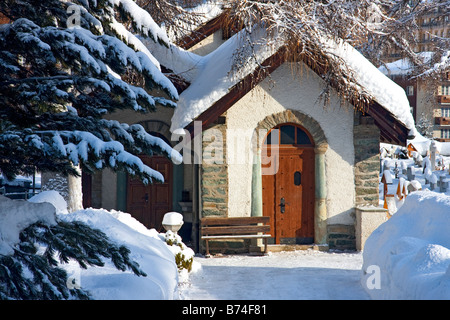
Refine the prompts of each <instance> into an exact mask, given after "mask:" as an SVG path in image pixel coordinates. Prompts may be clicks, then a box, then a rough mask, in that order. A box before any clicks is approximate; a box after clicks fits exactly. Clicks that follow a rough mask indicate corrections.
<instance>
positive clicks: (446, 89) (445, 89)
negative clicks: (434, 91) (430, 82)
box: [440, 86, 450, 96]
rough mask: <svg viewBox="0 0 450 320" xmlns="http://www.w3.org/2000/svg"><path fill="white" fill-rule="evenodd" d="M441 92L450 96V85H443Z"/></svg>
mask: <svg viewBox="0 0 450 320" xmlns="http://www.w3.org/2000/svg"><path fill="white" fill-rule="evenodd" d="M440 91H441V92H440V94H441V95H443V96H450V86H441V90H440Z"/></svg>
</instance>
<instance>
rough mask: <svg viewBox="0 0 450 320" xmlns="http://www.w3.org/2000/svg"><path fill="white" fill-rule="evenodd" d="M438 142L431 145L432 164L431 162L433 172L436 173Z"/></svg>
mask: <svg viewBox="0 0 450 320" xmlns="http://www.w3.org/2000/svg"><path fill="white" fill-rule="evenodd" d="M436 150H437V147H436V141H435V140H433V141H431V144H430V162H431V170H432V171H434V170H435V168H436Z"/></svg>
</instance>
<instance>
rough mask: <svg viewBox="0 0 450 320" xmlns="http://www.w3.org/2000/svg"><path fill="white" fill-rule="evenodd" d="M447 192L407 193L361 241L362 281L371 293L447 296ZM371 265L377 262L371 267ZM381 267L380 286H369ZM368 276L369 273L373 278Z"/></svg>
mask: <svg viewBox="0 0 450 320" xmlns="http://www.w3.org/2000/svg"><path fill="white" fill-rule="evenodd" d="M449 226H450V197H449V196H447V195H445V194H439V193H435V192H432V191H428V190H427V191H421V192H415V193H412V194H410V195H409V196H408V197H407V198H406V201H405V203H404V204H403V206H402V207H401V208H400V209H399V210H398V211H397V212H396V213H395V214H394V215H393V216H392V218H390V219H389V220H388V221H387V222H385V223H384V224H382V225H381V226H380V227H379V228H378V229H376V230H375V231H374V232H373V233H372V235H371V236H370V237H369V238H368V239H367V241H366V243H365V246H364V255H363V258H364V264H363V270H364V271H366V272H363V275H362V277H361V284H362V285H363V287H364V288H365V289H366V291H367V292H368V293H369V295H370V296H371V297H372V298H373V299H417V300H421V299H450V233H449ZM370 266H376V267H377V268H373V267H370ZM368 270H372V271H373V270H379V276H380V279H379V280H380V281H379V286H378V288H377V287H376V286H370V287H371V289H369V288H368V286H367V283H368V282H371V283H372V284H373V283H374V282H373V281H375V282H376V280H374V279H375V278H373V277H376V276H377V275H376V274H375V272H367V271H368ZM371 277H372V278H371Z"/></svg>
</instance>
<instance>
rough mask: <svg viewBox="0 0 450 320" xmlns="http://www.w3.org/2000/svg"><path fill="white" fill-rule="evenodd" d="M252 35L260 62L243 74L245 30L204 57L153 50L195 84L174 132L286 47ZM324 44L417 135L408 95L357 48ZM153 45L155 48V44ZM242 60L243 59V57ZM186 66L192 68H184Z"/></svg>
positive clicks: (184, 100) (179, 110) (172, 49)
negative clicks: (236, 61)
mask: <svg viewBox="0 0 450 320" xmlns="http://www.w3.org/2000/svg"><path fill="white" fill-rule="evenodd" d="M250 36H251V38H252V39H251V40H253V41H255V42H256V43H257V44H256V45H255V46H254V48H253V49H254V50H255V53H256V56H257V57H258V58H257V59H258V61H251V60H249V61H248V63H246V64H245V67H243V68H241V69H240V70H239V71H236V70H231V66H232V65H233V59H234V57H235V53H236V52H237V50H238V49H241V50H242V48H245V47H246V46H247V42H246V41H248V40H245V38H244V36H242V32H239V33H237V34H236V35H234V36H233V37H231V38H230V39H228V40H227V41H226V42H225V43H223V44H222V45H221V46H220V47H219V48H217V49H216V50H215V51H213V52H211V53H210V54H208V55H206V56H204V57H201V56H198V55H195V54H193V53H187V51H184V50H182V49H180V48H178V47H176V46H174V45H171V46H170V49H166V48H164V47H162V46H157V45H156V46H155V45H153V47H152V48H149V49H150V51H151V52H152V54H153V55H154V56H155V57H156V58H157V59H158V60H159V61H160V62H161V64H162V65H164V66H166V67H168V68H170V69H172V70H173V71H174V72H175V73H179V72H183V73H185V74H187V75H188V81H190V82H191V85H190V86H189V87H188V88H187V89H186V90H185V91H183V92H182V93H181V94H180V99H179V101H178V105H177V107H176V109H175V113H174V115H173V117H172V125H171V131H172V132H173V131H175V130H176V129H179V128H184V127H186V126H187V125H188V124H189V123H191V122H192V121H194V120H195V119H196V118H197V117H198V116H199V115H200V114H202V113H203V112H204V111H206V110H207V109H208V108H210V107H211V106H212V105H213V104H214V103H215V102H217V101H218V100H219V99H220V98H222V97H223V96H225V95H226V94H227V93H228V92H229V90H230V89H231V88H232V87H233V86H234V85H236V84H237V83H239V82H240V81H241V80H242V79H244V78H245V77H246V76H247V75H249V74H250V73H251V72H253V71H254V70H255V68H256V67H257V66H258V64H259V63H261V62H263V61H264V60H266V59H267V58H269V57H270V56H272V55H273V54H275V53H276V52H277V50H278V49H279V48H280V46H281V43H280V44H276V45H268V44H267V41H265V40H264V39H267V37H266V32H265V30H263V29H255V30H253V32H252V34H251V35H250ZM258 40H259V41H258ZM320 40H321V41H322V44H323V47H324V48H325V50H326V51H327V52H328V53H329V54H330V56H336V57H337V58H340V59H342V60H343V61H344V63H345V64H346V65H347V67H348V68H349V69H350V70H351V71H353V73H354V78H355V81H356V83H357V84H358V85H359V86H360V89H361V90H365V91H366V92H368V93H369V94H370V96H371V97H372V98H373V99H374V100H375V101H376V102H378V103H379V104H380V105H381V106H382V107H384V108H385V109H387V110H388V111H390V112H391V113H392V114H393V116H394V117H395V118H396V119H397V120H399V121H400V122H401V123H403V124H404V125H405V127H406V128H408V129H409V130H411V133H412V135H414V134H415V132H416V130H415V126H414V118H413V116H412V114H411V111H410V105H409V102H408V98H407V97H406V93H405V91H404V90H403V89H402V88H401V87H400V86H398V85H397V84H396V83H395V82H393V81H392V80H390V79H389V78H388V77H387V76H385V75H384V74H383V73H382V72H381V71H380V70H378V69H377V68H376V67H375V66H374V65H373V64H372V63H370V62H369V61H368V60H367V59H366V58H365V57H364V56H363V55H362V54H360V53H359V52H358V51H357V50H356V49H355V48H353V47H352V46H351V45H349V44H347V43H344V42H341V43H336V42H335V41H333V40H329V39H325V38H323V39H320ZM148 44H149V45H152V44H151V43H148ZM240 53H242V52H240ZM243 53H244V54H248V56H247V58H248V57H249V56H250V54H251V50H250V49H248V52H246V51H244V52H243ZM240 57H241V58H242V55H241V56H240ZM248 59H249V58H248ZM177 61H178V62H177ZM184 63H186V64H187V66H183V64H184ZM241 65H243V64H241Z"/></svg>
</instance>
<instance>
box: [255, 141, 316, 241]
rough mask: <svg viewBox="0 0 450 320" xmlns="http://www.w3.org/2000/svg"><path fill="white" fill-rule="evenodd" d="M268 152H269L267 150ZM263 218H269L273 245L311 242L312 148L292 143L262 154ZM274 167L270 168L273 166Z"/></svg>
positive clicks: (312, 206)
mask: <svg viewBox="0 0 450 320" xmlns="http://www.w3.org/2000/svg"><path fill="white" fill-rule="evenodd" d="M268 150H269V151H268ZM261 161H262V166H263V168H264V167H271V168H273V171H272V172H271V173H269V174H267V173H268V172H267V171H265V173H266V174H264V175H263V177H262V186H263V215H264V216H269V217H270V218H271V230H272V236H273V237H274V242H275V243H277V244H279V243H285V244H306V243H313V242H314V179H315V174H314V149H313V148H312V147H310V146H299V145H296V144H295V143H294V144H286V145H282V144H280V145H279V148H278V152H273V153H271V151H270V148H269V149H264V150H263V152H262V159H261ZM276 162H278V163H277V165H273V164H274V163H276Z"/></svg>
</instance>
